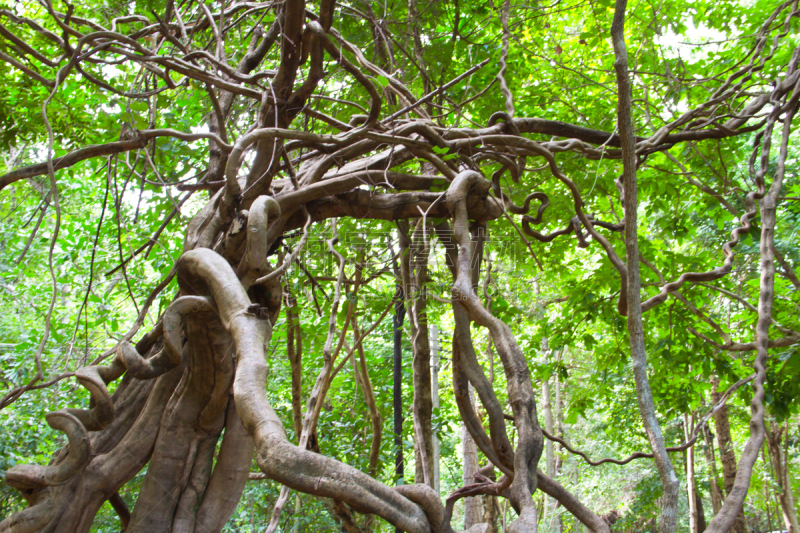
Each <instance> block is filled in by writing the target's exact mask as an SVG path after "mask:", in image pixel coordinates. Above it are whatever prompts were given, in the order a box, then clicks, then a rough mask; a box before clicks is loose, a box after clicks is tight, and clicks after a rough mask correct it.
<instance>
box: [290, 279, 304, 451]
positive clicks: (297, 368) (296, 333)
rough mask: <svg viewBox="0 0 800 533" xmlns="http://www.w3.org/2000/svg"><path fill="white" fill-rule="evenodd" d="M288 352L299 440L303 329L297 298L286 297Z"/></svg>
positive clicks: (301, 422)
mask: <svg viewBox="0 0 800 533" xmlns="http://www.w3.org/2000/svg"><path fill="white" fill-rule="evenodd" d="M286 354H287V356H288V358H289V364H290V365H291V367H292V422H293V423H294V432H295V436H296V438H297V440H298V441H299V440H300V433H301V432H302V430H303V330H302V329H301V327H300V319H299V317H298V315H297V299H296V298H295V297H294V295H293V294H292V293H291V292H290V293H289V294H288V296H287V298H286Z"/></svg>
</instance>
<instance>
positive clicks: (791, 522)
mask: <svg viewBox="0 0 800 533" xmlns="http://www.w3.org/2000/svg"><path fill="white" fill-rule="evenodd" d="M785 429H788V423H787V428H781V427H779V426H778V424H776V423H774V422H772V423H769V424H767V432H766V436H767V446H768V448H769V455H770V459H771V461H772V468H773V470H774V471H775V480H776V481H777V482H778V487H780V489H781V492H780V493H779V494H778V495H777V496H778V503H779V504H780V507H781V513H782V514H783V523H784V525H785V526H786V530H787V531H788V532H789V533H798V532H800V526H798V523H797V509H796V508H795V505H794V495H793V494H792V484H791V476H790V475H789V463H788V461H787V460H786V449H785V445H784V444H782V443H781V441H782V440H783V441H784V442H786V441H788V437H789V436H788V435H787V434H786V430H785ZM784 437H785V439H784Z"/></svg>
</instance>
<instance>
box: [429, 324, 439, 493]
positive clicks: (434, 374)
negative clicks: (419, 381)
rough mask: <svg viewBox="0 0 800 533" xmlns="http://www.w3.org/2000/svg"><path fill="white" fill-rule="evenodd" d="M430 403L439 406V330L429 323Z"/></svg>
mask: <svg viewBox="0 0 800 533" xmlns="http://www.w3.org/2000/svg"><path fill="white" fill-rule="evenodd" d="M431 403H432V405H433V409H438V408H439V330H438V328H437V327H436V324H431ZM432 436H433V490H435V491H436V494H440V487H439V483H440V472H439V438H438V437H437V436H436V434H435V433H434V434H433V435H432Z"/></svg>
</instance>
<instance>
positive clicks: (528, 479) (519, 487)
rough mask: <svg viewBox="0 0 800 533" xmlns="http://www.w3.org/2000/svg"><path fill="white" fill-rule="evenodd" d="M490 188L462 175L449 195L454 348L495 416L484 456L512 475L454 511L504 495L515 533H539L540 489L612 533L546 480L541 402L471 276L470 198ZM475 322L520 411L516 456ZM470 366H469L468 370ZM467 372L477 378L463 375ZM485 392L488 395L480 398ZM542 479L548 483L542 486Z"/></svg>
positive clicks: (457, 364)
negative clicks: (488, 383)
mask: <svg viewBox="0 0 800 533" xmlns="http://www.w3.org/2000/svg"><path fill="white" fill-rule="evenodd" d="M488 188H489V183H488V182H487V181H486V180H485V179H484V178H483V176H482V175H481V174H479V173H477V172H474V171H471V170H466V171H463V172H461V173H459V174H458V175H457V176H456V178H455V179H454V180H453V182H452V183H451V184H450V187H449V188H448V190H447V192H446V202H447V204H448V206H449V207H450V208H451V210H452V211H453V216H454V225H453V234H454V236H455V240H456V243H457V245H458V257H457V260H456V265H455V274H456V280H455V282H454V284H453V307H454V314H455V316H456V319H457V320H456V335H454V337H455V338H457V339H458V340H457V341H456V342H455V343H454V344H455V345H454V365H453V368H454V380H455V381H456V386H457V387H458V382H459V380H464V378H465V377H468V378H469V380H470V381H473V384H475V386H476V389H477V390H478V391H479V395H480V396H481V400H482V401H484V403H485V405H486V406H487V412H488V413H489V415H490V427H492V448H493V450H489V449H486V450H484V453H486V454H487V457H490V458H493V457H494V458H496V459H494V460H497V461H498V462H497V463H496V466H497V467H498V468H500V469H501V470H503V471H505V472H507V474H506V475H504V476H503V477H502V478H501V479H500V481H498V482H493V481H491V480H489V479H488V478H485V477H483V476H478V477H480V478H481V479H479V483H477V484H476V485H469V486H466V487H463V488H462V489H459V491H456V493H454V494H453V495H451V497H450V498H448V503H449V505H450V509H452V503H453V502H454V501H455V500H456V499H458V498H460V497H465V496H471V495H475V494H494V495H502V496H505V497H507V498H509V500H510V501H511V503H512V505H514V507H515V509H517V510H518V512H519V514H520V515H519V517H518V518H517V519H516V520H515V521H514V522H512V524H511V528H510V530H511V531H515V532H523V531H536V513H535V508H534V506H533V503H532V499H531V495H532V494H533V492H534V491H535V490H536V489H537V488H540V489H542V490H543V491H544V492H546V493H548V494H550V495H551V496H553V497H556V498H557V499H558V500H559V501H561V502H562V504H564V505H565V507H567V508H568V509H569V510H570V511H571V512H572V513H573V514H574V515H575V516H576V517H577V518H578V519H579V520H581V521H582V522H583V523H585V524H586V525H587V526H588V527H590V528H591V529H592V530H593V531H608V530H609V528H608V525H607V524H606V523H605V522H604V521H603V520H601V519H600V518H599V517H598V516H597V515H596V514H595V513H593V512H592V511H590V510H588V509H587V508H586V507H585V506H583V505H582V504H581V503H580V502H579V501H578V500H577V499H576V498H574V496H572V495H571V494H569V492H567V491H566V490H565V489H564V488H563V487H561V486H560V485H558V483H556V482H555V481H554V480H551V479H549V478H547V479H545V478H544V477H543V474H542V473H541V472H540V471H538V469H537V463H538V461H539V457H540V456H541V453H542V448H543V436H542V432H541V429H540V428H539V426H538V422H537V417H536V403H535V397H534V392H533V385H532V382H531V378H530V372H529V370H528V366H527V361H526V359H525V356H524V354H523V353H522V350H521V349H520V348H519V345H518V344H517V342H516V339H515V338H514V335H513V333H512V332H511V329H510V328H509V327H508V325H506V324H505V323H504V322H502V321H501V320H499V319H497V318H496V317H494V316H493V315H492V314H491V312H490V311H488V310H487V309H486V308H485V307H484V306H483V305H482V304H481V302H480V300H479V299H478V297H477V295H476V294H475V291H474V288H473V280H472V272H471V265H472V264H473V262H472V255H473V254H472V250H471V248H472V241H471V237H470V234H469V229H468V226H469V213H468V204H469V202H468V195H469V194H470V193H475V192H477V193H478V194H483V195H485V194H486V193H487V192H488ZM526 207H527V206H526ZM465 314H468V317H467V316H464V315H465ZM469 319H472V320H474V321H475V322H476V323H478V324H479V325H481V326H484V327H486V328H487V329H488V330H489V332H490V334H491V335H492V339H493V341H494V344H495V346H496V348H497V351H498V354H499V355H500V357H501V360H502V363H503V368H504V370H505V374H506V379H507V383H508V396H509V403H510V404H511V407H512V410H513V412H514V422H515V425H516V427H517V431H518V435H519V440H518V446H517V449H516V450H515V451H514V452H512V451H511V450H510V449H508V450H507V449H505V444H506V443H507V442H508V441H507V439H508V437H507V436H506V435H505V429H504V426H503V425H502V419H503V415H502V411H500V412H499V413H496V412H494V411H495V410H496V409H495V408H496V407H499V404H498V402H497V398H496V397H495V395H494V393H493V391H491V387H489V388H488V389H487V388H486V387H484V385H485V383H483V381H484V380H485V376H483V373H482V371H481V370H480V366H479V365H477V359H476V358H475V354H474V348H472V342H471V338H470V330H469ZM464 367H466V370H465V369H464ZM465 372H466V373H467V374H471V375H465V376H460V375H461V374H463V373H465ZM481 378H483V379H481ZM482 389H483V392H484V393H483V394H481V393H480V392H481V390H482ZM457 396H458V394H457ZM462 403H463V402H459V409H460V410H463V409H464V406H462V405H461V404H462ZM495 404H497V405H495ZM464 414H469V413H464ZM473 414H474V413H473ZM467 418H471V417H467ZM468 429H470V433H471V434H473V433H474V436H473V438H475V440H476V442H478V443H479V444H482V446H481V448H482V449H484V448H488V446H487V442H486V441H487V440H488V439H487V437H486V434H485V432H484V431H483V428H482V426H480V427H479V428H473V427H471V426H468ZM509 448H510V446H509ZM487 452H489V453H487ZM492 452H494V453H492ZM509 456H510V457H509ZM509 459H511V463H512V464H508V461H509ZM511 469H513V473H511V472H508V471H509V470H511ZM489 470H491V468H489ZM509 474H510V475H509ZM540 479H541V480H542V481H541V483H538V482H539V480H540ZM448 514H449V513H447V511H446V512H445V516H446V521H447V522H449V517H448V516H447V515H448Z"/></svg>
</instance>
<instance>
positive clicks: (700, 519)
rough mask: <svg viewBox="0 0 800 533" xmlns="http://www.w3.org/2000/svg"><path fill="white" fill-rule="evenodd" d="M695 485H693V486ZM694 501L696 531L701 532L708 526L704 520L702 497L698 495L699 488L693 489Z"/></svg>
mask: <svg viewBox="0 0 800 533" xmlns="http://www.w3.org/2000/svg"><path fill="white" fill-rule="evenodd" d="M696 487H697V485H695V488H696ZM694 501H695V507H696V508H697V531H698V533H703V531H705V530H706V527H708V523H707V522H706V513H705V509H704V507H703V497H702V496H701V495H700V491H699V490H695V493H694Z"/></svg>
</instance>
